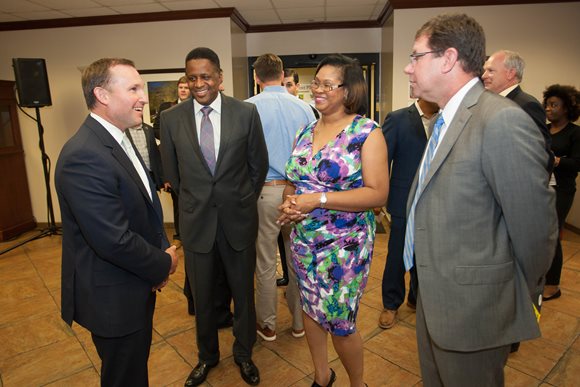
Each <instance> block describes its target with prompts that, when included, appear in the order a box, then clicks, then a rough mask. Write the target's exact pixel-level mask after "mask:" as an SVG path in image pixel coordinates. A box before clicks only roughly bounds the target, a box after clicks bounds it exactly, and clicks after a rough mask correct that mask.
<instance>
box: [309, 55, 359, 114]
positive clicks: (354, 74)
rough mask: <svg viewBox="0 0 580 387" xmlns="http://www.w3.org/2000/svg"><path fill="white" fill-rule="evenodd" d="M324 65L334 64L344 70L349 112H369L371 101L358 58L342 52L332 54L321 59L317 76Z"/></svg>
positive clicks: (346, 101)
mask: <svg viewBox="0 0 580 387" xmlns="http://www.w3.org/2000/svg"><path fill="white" fill-rule="evenodd" d="M324 66H333V67H336V68H338V69H340V71H341V72H342V87H343V88H344V89H345V90H346V97H345V99H344V107H345V110H346V112H347V113H348V114H360V115H364V114H367V110H368V106H369V101H368V95H367V82H366V80H365V77H364V74H363V71H362V68H361V66H360V64H359V62H358V60H356V59H353V58H350V57H348V56H346V55H342V54H332V55H329V56H327V57H325V58H324V59H322V60H321V61H320V63H319V64H318V67H316V73H315V74H314V75H315V76H316V75H317V74H318V72H319V71H320V69H321V68H322V67H324Z"/></svg>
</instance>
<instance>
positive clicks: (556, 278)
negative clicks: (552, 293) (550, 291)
mask: <svg viewBox="0 0 580 387" xmlns="http://www.w3.org/2000/svg"><path fill="white" fill-rule="evenodd" d="M575 194H576V191H562V190H559V189H558V187H556V212H557V213H558V231H559V232H560V233H559V235H558V242H557V243H556V254H555V255H554V260H553V261H552V265H551V266H550V270H548V273H547V274H546V285H553V286H555V285H560V276H561V275H562V265H563V256H562V243H561V241H560V237H561V235H562V227H564V222H565V221H566V217H567V216H568V213H569V212H570V209H571V208H572V203H573V202H574V195H575Z"/></svg>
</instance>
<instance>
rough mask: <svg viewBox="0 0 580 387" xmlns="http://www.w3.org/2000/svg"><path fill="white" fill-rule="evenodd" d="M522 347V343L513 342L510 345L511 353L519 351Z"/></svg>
mask: <svg viewBox="0 0 580 387" xmlns="http://www.w3.org/2000/svg"><path fill="white" fill-rule="evenodd" d="M519 349H520V343H512V345H511V346H510V353H514V352H517V351H519Z"/></svg>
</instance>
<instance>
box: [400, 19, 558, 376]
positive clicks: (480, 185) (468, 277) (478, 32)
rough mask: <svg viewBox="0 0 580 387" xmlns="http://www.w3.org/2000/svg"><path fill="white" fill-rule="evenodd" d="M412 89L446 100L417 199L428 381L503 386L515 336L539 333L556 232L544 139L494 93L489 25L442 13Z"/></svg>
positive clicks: (425, 36) (415, 248)
mask: <svg viewBox="0 0 580 387" xmlns="http://www.w3.org/2000/svg"><path fill="white" fill-rule="evenodd" d="M410 58H411V63H410V64H408V65H407V66H406V67H405V73H406V74H408V76H409V80H410V82H411V88H412V90H413V95H415V96H418V97H420V98H423V99H426V100H428V101H433V102H435V103H437V105H439V107H440V108H441V109H442V112H441V114H440V115H439V116H438V118H437V119H436V120H435V123H434V125H432V135H431V138H430V140H429V142H428V144H427V148H426V150H425V153H424V155H423V160H422V161H421V165H420V167H419V172H418V174H417V175H416V176H415V180H414V182H413V185H412V187H411V192H410V195H409V201H408V202H407V229H406V238H405V251H404V256H403V258H404V260H405V266H406V268H407V270H408V269H410V268H411V267H413V266H416V269H417V277H418V299H417V343H418V349H419V360H420V365H421V373H422V376H423V383H424V385H425V386H441V385H445V386H467V385H469V386H501V385H503V383H504V375H503V368H504V365H505V363H506V360H507V356H508V353H509V349H510V344H511V343H514V342H518V341H523V340H529V339H533V338H536V337H538V336H540V330H539V327H538V322H537V317H536V313H535V309H536V310H537V308H536V305H535V304H536V303H539V298H538V297H539V295H540V294H541V291H542V286H543V283H542V282H543V277H544V274H545V273H546V271H547V270H548V267H549V265H550V260H551V256H552V255H553V252H554V249H555V242H556V236H557V222H556V211H555V204H554V200H555V198H554V193H553V192H552V191H551V190H550V189H549V188H548V175H547V174H546V165H547V162H548V160H547V157H546V153H545V151H544V140H543V138H542V135H541V134H540V132H539V131H538V130H537V129H536V127H535V124H534V122H533V121H532V120H531V118H530V117H529V116H528V115H527V114H526V113H525V112H524V111H523V110H522V109H520V108H519V107H518V106H517V105H516V104H514V103H513V102H512V101H510V100H508V99H506V98H502V97H499V96H497V95H496V94H493V93H491V92H488V91H485V89H484V87H483V85H482V84H481V82H480V80H479V79H478V76H479V75H480V74H481V69H482V65H483V62H484V60H485V36H484V33H483V29H482V28H481V26H480V25H479V24H478V23H477V22H476V21H475V20H474V19H473V18H471V17H468V16H467V15H441V16H438V17H435V18H433V19H431V20H429V21H428V22H427V23H425V24H424V25H423V26H422V27H421V28H420V29H419V31H418V32H417V34H416V35H415V42H414V44H413V53H412V54H411V55H410Z"/></svg>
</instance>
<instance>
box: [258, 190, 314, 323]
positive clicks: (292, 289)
mask: <svg viewBox="0 0 580 387" xmlns="http://www.w3.org/2000/svg"><path fill="white" fill-rule="evenodd" d="M283 192H284V185H276V186H264V187H263V188H262V192H261V194H260V197H259V198H258V217H259V226H258V238H257V240H256V320H257V323H258V325H260V327H262V328H264V327H268V328H270V329H272V330H273V331H275V330H276V312H277V306H278V293H277V287H276V250H277V248H278V234H279V233H280V232H282V237H283V239H284V246H285V249H286V259H288V260H289V261H288V287H287V288H286V301H287V303H288V308H289V310H290V313H291V315H292V328H293V329H294V330H302V329H304V323H303V321H302V306H301V305H300V295H299V293H298V283H297V280H296V272H295V271H294V266H293V264H292V261H291V260H292V253H291V250H290V240H289V239H290V230H291V228H290V227H289V226H288V225H286V226H284V227H282V228H281V227H280V225H279V224H277V223H276V220H277V219H278V217H279V216H280V211H279V210H278V206H280V205H281V204H282V193H283Z"/></svg>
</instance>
